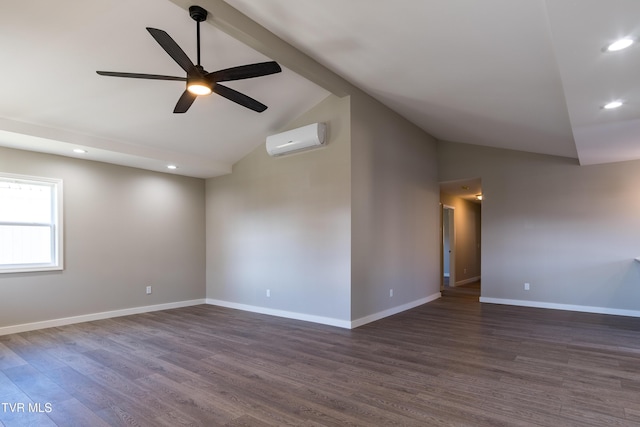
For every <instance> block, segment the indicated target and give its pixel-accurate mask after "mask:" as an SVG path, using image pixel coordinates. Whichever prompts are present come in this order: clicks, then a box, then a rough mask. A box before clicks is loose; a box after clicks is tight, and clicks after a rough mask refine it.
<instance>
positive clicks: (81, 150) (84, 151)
mask: <svg viewBox="0 0 640 427" xmlns="http://www.w3.org/2000/svg"><path fill="white" fill-rule="evenodd" d="M73 152H74V153H78V154H86V153H87V150H83V149H82V148H74V149H73Z"/></svg>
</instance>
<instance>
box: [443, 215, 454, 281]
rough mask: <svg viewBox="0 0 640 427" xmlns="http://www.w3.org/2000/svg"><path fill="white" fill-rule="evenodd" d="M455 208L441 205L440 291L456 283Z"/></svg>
mask: <svg viewBox="0 0 640 427" xmlns="http://www.w3.org/2000/svg"><path fill="white" fill-rule="evenodd" d="M455 209H456V208H455V207H453V206H448V205H442V278H441V280H442V282H441V286H440V289H441V290H444V289H446V288H449V287H452V286H454V285H455V283H456V256H455V250H456V245H455V242H456V234H455V221H454V215H455Z"/></svg>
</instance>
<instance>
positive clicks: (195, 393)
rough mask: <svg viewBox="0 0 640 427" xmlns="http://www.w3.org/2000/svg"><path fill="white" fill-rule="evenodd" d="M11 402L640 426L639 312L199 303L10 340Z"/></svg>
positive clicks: (86, 411)
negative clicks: (291, 311) (342, 321)
mask: <svg viewBox="0 0 640 427" xmlns="http://www.w3.org/2000/svg"><path fill="white" fill-rule="evenodd" d="M0 402H1V403H2V404H3V405H2V406H3V407H4V409H3V408H2V407H0V421H1V422H2V423H3V424H4V425H6V426H22V425H35V426H50V425H51V426H53V425H58V426H91V427H95V426H104V425H116V426H117V425H126V426H130V425H135V426H154V427H155V426H172V427H173V426H182V425H193V426H195V425H203V426H271V425H277V426H281V425H305V426H343V425H363V426H393V425H397V426H429V425H440V426H454V425H460V426H532V425H542V426H554V427H556V426H581V427H582V426H602V425H616V426H630V425H640V319H634V318H625V317H614V316H602V315H594V314H584V313H570V312H558V311H551V310H541V309H531V308H522V307H508V306H499V305H488V304H483V305H481V304H480V303H478V302H477V298H473V297H469V296H468V295H460V296H447V297H443V298H442V299H440V300H437V301H434V302H432V303H429V304H426V305H423V306H421V307H418V308H416V309H413V310H410V311H408V312H405V313H401V314H399V315H396V316H392V317H389V318H387V319H383V320H381V321H378V322H375V323H372V324H369V325H365V326H363V327H361V328H358V329H356V330H352V331H349V330H343V329H338V328H333V327H329V326H322V325H314V324H310V323H305V322H298V321H292V320H286V319H279V318H274V317H269V316H262V315H257V314H252V313H246V312H240V311H234V310H230V309H224V308H218V307H213V306H198V307H191V308H184V309H177V310H169V311H164V312H155V313H148V314H142V315H136V316H129V317H122V318H117V319H110V320H104V321H98V322H90V323H84V324H79V325H72V326H66V327H60V328H52V329H44V330H40V331H35V332H28V333H22V334H16V335H8V336H4V337H0ZM9 403H11V404H13V405H14V406H13V407H11V406H9V405H8V404H9ZM18 403H23V404H24V405H25V408H24V412H21V411H19V408H18V407H17V406H15V404H18ZM29 403H31V404H32V407H31V408H29V406H28V404H29ZM47 404H49V405H50V406H47ZM11 408H14V409H18V411H17V412H15V411H14V412H12V410H11ZM29 409H31V410H32V412H29ZM34 410H35V411H36V412H33V411H34ZM37 411H39V412H37Z"/></svg>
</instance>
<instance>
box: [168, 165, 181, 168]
mask: <svg viewBox="0 0 640 427" xmlns="http://www.w3.org/2000/svg"><path fill="white" fill-rule="evenodd" d="M167 169H178V167H177V166H176V165H167Z"/></svg>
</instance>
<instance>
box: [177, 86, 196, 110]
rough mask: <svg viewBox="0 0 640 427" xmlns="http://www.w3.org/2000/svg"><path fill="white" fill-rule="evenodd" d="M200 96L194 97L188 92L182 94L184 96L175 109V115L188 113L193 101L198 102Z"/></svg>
mask: <svg viewBox="0 0 640 427" xmlns="http://www.w3.org/2000/svg"><path fill="white" fill-rule="evenodd" d="M197 97H198V95H194V94H192V93H191V92H189V91H188V90H185V91H184V92H182V96H181V97H180V99H178V103H177V104H176V108H174V109H173V112H174V113H186V112H187V110H188V109H189V107H191V104H193V101H195V100H196V98H197Z"/></svg>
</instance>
